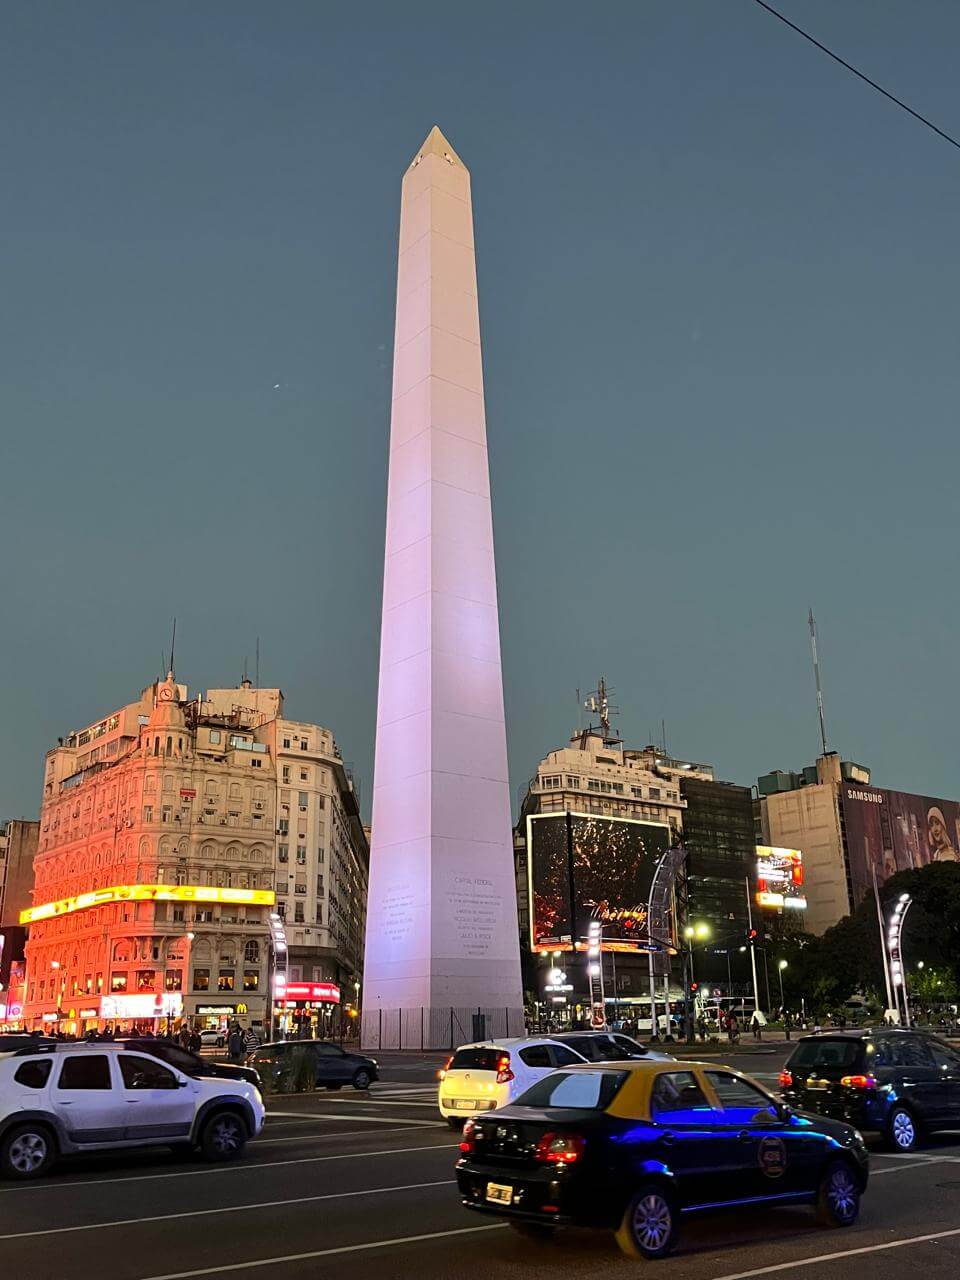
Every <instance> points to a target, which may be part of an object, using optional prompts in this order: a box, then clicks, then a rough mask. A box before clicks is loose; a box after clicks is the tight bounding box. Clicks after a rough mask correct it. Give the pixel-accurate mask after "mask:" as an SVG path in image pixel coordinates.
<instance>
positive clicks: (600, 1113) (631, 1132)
mask: <svg viewBox="0 0 960 1280" xmlns="http://www.w3.org/2000/svg"><path fill="white" fill-rule="evenodd" d="M868 1173H869V1158H868V1155H867V1149H866V1147H865V1145H864V1143H863V1139H862V1138H861V1136H860V1134H859V1133H857V1132H856V1130H855V1129H853V1128H851V1126H850V1125H846V1124H842V1123H840V1122H839V1121H836V1120H829V1119H824V1118H822V1117H811V1116H802V1115H797V1114H796V1113H794V1112H793V1110H792V1109H791V1108H790V1107H787V1106H785V1105H783V1104H781V1103H778V1102H777V1101H776V1100H775V1099H774V1098H772V1097H771V1096H770V1094H769V1093H767V1092H766V1090H764V1089H763V1088H762V1087H761V1086H760V1085H758V1084H757V1083H756V1082H755V1081H753V1080H750V1079H749V1078H748V1077H746V1076H744V1075H741V1074H740V1072H738V1071H732V1070H730V1068H729V1067H721V1066H716V1065H712V1064H707V1063H701V1062H684V1063H680V1062H675V1063H669V1062H634V1063H616V1064H610V1065H609V1066H604V1067H600V1066H596V1065H594V1064H586V1065H584V1066H580V1067H570V1068H567V1069H565V1070H563V1071H556V1072H553V1073H552V1074H549V1075H547V1076H546V1077H545V1078H544V1079H541V1080H538V1081H537V1083H536V1084H534V1085H533V1086H532V1087H531V1088H530V1089H528V1090H527V1091H526V1092H525V1093H523V1094H521V1095H520V1097H519V1098H517V1100H516V1101H515V1102H514V1103H512V1104H511V1105H510V1106H508V1107H505V1108H504V1109H503V1110H501V1111H498V1112H497V1114H496V1115H495V1116H477V1117H475V1118H474V1119H472V1120H469V1121H468V1122H467V1125H466V1127H465V1128H464V1131H463V1141H462V1142H461V1144H460V1159H459V1161H458V1163H457V1185H458V1187H459V1190H460V1195H461V1197H462V1201H463V1204H464V1205H465V1206H466V1207H467V1208H468V1209H472V1210H474V1211H475V1212H478V1213H483V1214H490V1215H494V1216H496V1217H499V1218H500V1219H501V1220H503V1221H505V1222H506V1223H508V1224H509V1225H510V1226H512V1227H513V1228H514V1229H515V1230H517V1231H519V1232H520V1233H522V1234H524V1235H528V1236H535V1237H544V1236H549V1235H551V1234H552V1233H553V1231H554V1230H555V1229H556V1228H557V1227H559V1226H564V1225H567V1224H570V1225H575V1226H588V1227H601V1228H606V1229H607V1230H612V1231H614V1232H615V1233H616V1239H617V1243H618V1244H619V1245H620V1248H621V1249H622V1250H623V1252H624V1253H626V1254H627V1255H628V1256H629V1257H633V1258H661V1257H663V1256H664V1255H665V1254H667V1253H669V1252H670V1251H671V1250H672V1249H673V1248H674V1247H675V1245H676V1243H677V1237H678V1234H679V1229H680V1224H681V1221H682V1219H683V1218H684V1217H685V1216H687V1215H688V1214H692V1213H701V1212H708V1211H714V1210H718V1209H727V1208H729V1209H741V1210H742V1211H743V1212H745V1213H747V1214H748V1215H749V1216H750V1217H751V1219H752V1218H753V1216H754V1215H755V1213H756V1210H757V1209H758V1208H762V1207H763V1206H764V1205H769V1206H775V1205H784V1204H813V1205H815V1206H816V1208H817V1213H818V1216H819V1217H820V1220H821V1221H822V1222H823V1223H824V1224H825V1225H828V1226H834V1227H849V1226H852V1225H853V1223H854V1222H855V1221H856V1219H857V1215H858V1212H859V1207H860V1196H861V1194H862V1193H863V1191H864V1190H865V1189H866V1185H867V1179H868Z"/></svg>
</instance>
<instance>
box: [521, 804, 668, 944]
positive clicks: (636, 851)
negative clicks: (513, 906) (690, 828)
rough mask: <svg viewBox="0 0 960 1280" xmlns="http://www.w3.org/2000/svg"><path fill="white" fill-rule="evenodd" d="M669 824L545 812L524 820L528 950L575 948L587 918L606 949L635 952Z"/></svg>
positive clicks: (642, 938) (643, 932) (644, 933)
mask: <svg viewBox="0 0 960 1280" xmlns="http://www.w3.org/2000/svg"><path fill="white" fill-rule="evenodd" d="M669 844H670V828H669V827H668V826H666V825H665V824H661V823H655V822H640V821H636V820H634V819H632V818H602V817H598V816H597V815H595V814H586V813H572V814H570V815H569V831H568V815H567V814H565V813H549V814H537V815H535V816H531V817H529V818H528V819H527V868H528V870H527V876H528V891H529V895H530V943H531V946H532V948H533V949H534V950H535V951H539V950H546V949H549V950H552V951H570V950H572V949H573V948H574V946H578V947H579V946H582V945H583V940H584V939H585V938H586V934H587V928H588V925H589V922H590V921H591V920H592V919H600V920H602V921H603V943H604V949H605V950H621V951H638V950H644V949H645V943H646V941H647V938H648V927H647V906H648V900H649V897H650V885H651V881H652V879H653V873H654V871H655V870H656V867H657V862H658V861H659V859H660V857H661V856H662V854H663V853H664V852H665V851H666V849H667V848H668V846H669Z"/></svg>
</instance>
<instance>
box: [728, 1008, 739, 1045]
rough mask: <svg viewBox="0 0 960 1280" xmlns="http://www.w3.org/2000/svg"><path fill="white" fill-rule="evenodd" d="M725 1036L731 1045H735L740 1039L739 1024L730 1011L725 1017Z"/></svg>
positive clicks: (735, 1016)
mask: <svg viewBox="0 0 960 1280" xmlns="http://www.w3.org/2000/svg"><path fill="white" fill-rule="evenodd" d="M727 1036H728V1038H729V1040H730V1043H731V1044H736V1043H737V1041H738V1040H739V1039H740V1024H739V1022H738V1021H737V1015H736V1014H735V1013H733V1012H732V1011H731V1012H730V1013H729V1014H728V1015H727Z"/></svg>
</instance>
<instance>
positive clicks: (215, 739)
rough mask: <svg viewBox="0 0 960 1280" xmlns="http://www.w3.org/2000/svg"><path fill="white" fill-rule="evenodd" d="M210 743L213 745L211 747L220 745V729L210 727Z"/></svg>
mask: <svg viewBox="0 0 960 1280" xmlns="http://www.w3.org/2000/svg"><path fill="white" fill-rule="evenodd" d="M210 745H211V746H213V747H219V745H220V730H219V729H211V730H210Z"/></svg>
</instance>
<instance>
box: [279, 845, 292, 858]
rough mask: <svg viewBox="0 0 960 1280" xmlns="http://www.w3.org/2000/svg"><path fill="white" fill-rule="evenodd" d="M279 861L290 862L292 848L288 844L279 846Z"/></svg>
mask: <svg viewBox="0 0 960 1280" xmlns="http://www.w3.org/2000/svg"><path fill="white" fill-rule="evenodd" d="M277 861H278V862H289V861H290V846H289V845H288V844H278V845H277Z"/></svg>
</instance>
